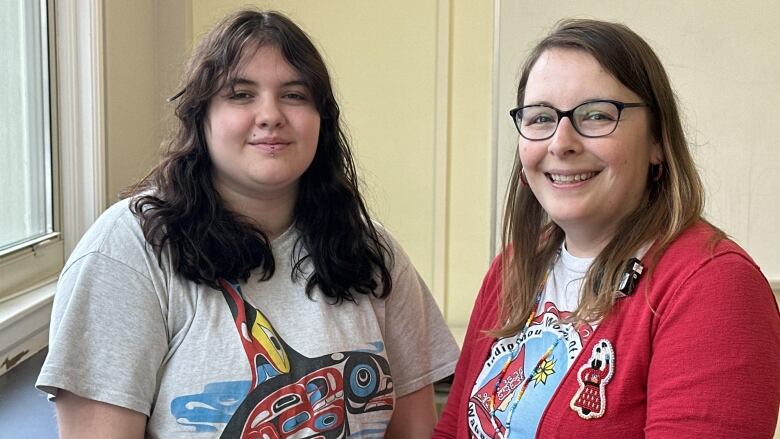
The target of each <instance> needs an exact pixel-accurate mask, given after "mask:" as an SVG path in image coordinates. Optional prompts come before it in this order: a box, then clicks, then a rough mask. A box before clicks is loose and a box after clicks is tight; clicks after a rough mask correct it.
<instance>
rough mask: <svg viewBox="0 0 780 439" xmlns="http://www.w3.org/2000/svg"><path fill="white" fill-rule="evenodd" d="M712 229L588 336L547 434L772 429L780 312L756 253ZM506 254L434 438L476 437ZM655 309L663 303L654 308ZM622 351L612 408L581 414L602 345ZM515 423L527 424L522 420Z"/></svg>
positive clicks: (778, 394)
mask: <svg viewBox="0 0 780 439" xmlns="http://www.w3.org/2000/svg"><path fill="white" fill-rule="evenodd" d="M712 234H713V230H712V228H711V227H709V226H707V225H705V224H697V225H695V226H693V227H691V228H690V229H689V230H687V231H686V232H684V233H683V234H682V235H681V236H680V237H679V238H678V239H677V240H675V242H674V243H672V245H671V246H669V248H668V249H667V250H666V252H665V253H664V254H663V256H662V257H661V259H660V260H659V261H658V264H657V266H656V268H655V269H654V270H653V271H652V276H645V277H643V278H642V279H641V281H640V283H639V284H638V286H637V289H636V291H635V292H634V294H632V295H631V296H629V297H627V298H624V299H619V300H618V302H617V303H616V304H615V307H614V309H613V311H612V313H611V314H610V315H609V316H608V317H607V318H605V319H604V320H603V321H602V322H601V323H600V324H599V326H598V328H597V329H596V332H595V333H594V334H593V335H592V336H591V337H590V338H589V341H588V342H587V344H586V346H584V347H583V350H582V354H581V355H580V357H579V358H578V359H577V361H576V362H575V363H574V364H573V365H572V367H571V368H570V369H569V371H568V372H567V375H566V377H565V378H564V380H563V382H562V383H561V385H560V386H559V388H558V390H557V391H556V393H555V394H554V395H553V397H552V400H551V401H550V403H549V404H548V406H547V408H546V410H545V412H544V414H543V415H542V419H541V422H540V423H539V428H538V430H537V435H536V437H538V438H545V439H547V438H571V437H598V438H600V439H604V438H619V439H630V438H641V437H646V438H664V439H666V438H694V437H696V438H701V437H706V438H724V439H725V438H729V439H731V438H736V437H739V438H770V437H772V435H773V433H774V429H775V424H776V422H777V415H778V406H780V312H778V307H777V302H776V301H775V298H774V296H773V295H772V291H771V289H770V287H769V284H768V282H767V281H766V279H765V278H764V276H763V275H762V274H761V272H760V271H759V268H758V267H757V266H756V265H755V263H754V262H753V261H752V260H751V259H750V257H749V256H748V255H747V254H746V253H745V252H744V250H742V249H741V248H740V247H739V246H737V245H736V244H735V243H733V242H731V241H728V240H724V241H721V242H720V243H718V244H717V245H716V247H715V248H714V249H711V248H710V247H709V245H708V242H709V239H710V237H711V236H712ZM500 286H501V260H500V258H496V260H495V261H494V262H493V264H492V265H491V267H490V270H489V271H488V273H487V276H486V277H485V280H484V282H483V284H482V288H481V289H480V292H479V295H478V297H477V300H476V303H475V304H474V310H473V312H472V315H471V320H470V322H469V327H468V330H467V331H466V337H465V341H464V345H463V351H462V353H461V358H460V360H459V362H458V365H457V368H456V370H455V381H454V382H453V385H452V389H451V391H450V396H449V400H448V401H447V406H446V407H445V409H444V413H443V415H442V418H441V420H440V421H439V424H438V425H437V426H436V430H435V432H434V436H433V437H434V438H468V437H469V427H468V425H467V420H468V417H467V402H468V399H469V396H470V393H471V390H472V387H473V386H474V382H475V380H476V377H477V375H478V374H479V372H480V371H481V370H482V366H483V363H484V361H485V359H486V358H487V355H488V352H489V350H490V347H491V345H492V344H493V342H494V341H495V339H494V338H492V337H487V336H485V335H484V334H482V332H483V330H485V329H489V328H493V327H495V325H496V317H497V314H498V306H497V301H498V293H499V291H500ZM653 310H655V312H654V311H653ZM601 339H607V340H609V341H610V342H611V343H612V346H613V347H614V351H615V359H614V376H613V377H612V379H611V381H610V383H609V384H607V386H606V390H605V395H606V397H605V399H606V411H605V413H604V416H603V417H601V418H598V419H587V420H586V419H582V418H580V417H579V416H578V415H577V413H575V412H574V411H573V410H572V409H571V408H570V407H569V403H570V402H571V400H572V398H573V397H574V395H575V394H576V392H577V389H578V388H579V382H578V381H577V373H578V371H579V369H580V367H581V366H582V365H583V363H584V362H585V361H587V360H588V358H589V355H588V354H589V353H590V351H591V348H592V346H593V344H594V343H596V342H597V341H598V340H601ZM514 422H522V421H521V420H518V418H515V420H514Z"/></svg>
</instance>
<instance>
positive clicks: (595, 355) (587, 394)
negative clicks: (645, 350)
mask: <svg viewBox="0 0 780 439" xmlns="http://www.w3.org/2000/svg"><path fill="white" fill-rule="evenodd" d="M614 371H615V350H614V349H613V348H612V343H610V342H609V340H607V339H601V340H599V341H598V342H596V344H595V345H594V346H593V352H592V353H591V355H590V358H589V359H588V362H587V363H585V364H583V365H582V367H581V368H580V371H579V373H578V374H577V381H579V382H580V388H579V389H578V390H577V393H576V394H574V398H572V400H571V403H569V407H571V409H572V410H574V411H575V412H577V414H578V415H580V417H581V418H582V419H597V418H600V417H602V416H603V415H604V411H605V410H606V409H607V398H606V394H605V388H606V387H607V383H609V380H610V379H611V378H612V374H613V372H614Z"/></svg>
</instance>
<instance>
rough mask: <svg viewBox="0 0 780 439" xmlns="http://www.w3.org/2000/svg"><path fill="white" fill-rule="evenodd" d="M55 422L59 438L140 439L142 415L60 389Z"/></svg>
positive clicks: (143, 420) (142, 434)
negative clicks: (109, 438) (107, 438)
mask: <svg viewBox="0 0 780 439" xmlns="http://www.w3.org/2000/svg"><path fill="white" fill-rule="evenodd" d="M56 408H57V424H58V426H59V430H60V437H61V438H63V439H71V438H79V439H92V438H95V439H97V438H106V437H111V438H115V439H132V438H138V439H140V438H143V437H144V430H145V429H146V416H145V415H144V414H143V413H139V412H136V411H133V410H130V409H126V408H123V407H119V406H116V405H111V404H106V403H104V402H99V401H95V400H92V399H86V398H82V397H80V396H77V395H74V394H73V393H70V392H67V391H65V390H61V391H60V392H59V394H58V396H57V399H56Z"/></svg>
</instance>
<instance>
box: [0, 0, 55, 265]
mask: <svg viewBox="0 0 780 439" xmlns="http://www.w3.org/2000/svg"><path fill="white" fill-rule="evenodd" d="M45 12H46V11H45V10H44V7H42V6H41V2H39V1H27V0H2V1H0V29H2V38H0V53H2V54H3V56H2V57H0V78H2V79H0V166H1V168H0V169H2V170H1V171H0V224H1V225H2V226H0V252H2V251H3V250H7V249H10V248H11V247H14V246H16V245H18V244H21V243H24V242H26V241H29V240H31V239H35V238H37V237H40V236H43V235H46V234H48V233H50V232H52V231H53V224H52V223H53V220H52V195H51V194H52V188H51V180H52V178H51V149H50V131H49V130H50V126H49V101H48V96H49V85H48V81H49V74H48V53H47V51H48V48H47V38H46V37H45V35H46V34H45V29H46V22H45Z"/></svg>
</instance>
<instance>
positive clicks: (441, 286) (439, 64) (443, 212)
mask: <svg viewBox="0 0 780 439" xmlns="http://www.w3.org/2000/svg"><path fill="white" fill-rule="evenodd" d="M436 10H437V18H436V74H435V78H436V92H435V102H434V105H435V109H434V114H435V115H436V116H435V117H436V119H435V127H434V132H433V138H434V141H433V148H434V158H433V159H434V163H433V230H432V236H433V253H432V254H431V257H432V258H433V260H432V264H431V266H432V267H433V279H432V280H431V289H432V294H433V297H434V299H436V302H437V303H438V304H439V307H440V308H441V309H442V311H443V313H444V315H445V317H446V315H447V306H446V304H447V299H446V296H447V267H448V266H449V260H448V257H447V234H448V230H449V207H448V206H449V200H448V198H449V192H450V188H449V160H448V157H449V150H450V111H449V107H450V100H451V99H450V74H451V71H452V66H451V64H450V40H451V37H452V35H451V32H452V15H451V13H450V10H451V6H450V0H439V1H437V2H436Z"/></svg>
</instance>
